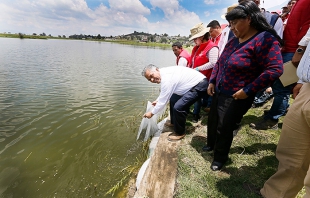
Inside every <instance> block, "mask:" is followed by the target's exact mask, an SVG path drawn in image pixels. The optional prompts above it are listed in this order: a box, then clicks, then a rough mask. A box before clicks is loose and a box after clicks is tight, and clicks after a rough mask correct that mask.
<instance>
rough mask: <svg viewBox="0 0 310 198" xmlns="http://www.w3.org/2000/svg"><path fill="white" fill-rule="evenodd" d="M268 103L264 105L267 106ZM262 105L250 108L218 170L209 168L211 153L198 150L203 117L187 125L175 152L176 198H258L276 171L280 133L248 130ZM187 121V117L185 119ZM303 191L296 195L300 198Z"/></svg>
mask: <svg viewBox="0 0 310 198" xmlns="http://www.w3.org/2000/svg"><path fill="white" fill-rule="evenodd" d="M270 104H271V103H270V102H269V103H267V104H266V105H267V106H269V105H270ZM266 105H265V106H263V107H260V108H251V109H250V110H249V111H248V113H247V114H246V115H245V116H244V119H243V120H242V129H241V130H240V131H239V133H238V134H237V136H235V138H234V140H233V144H232V146H231V150H230V153H229V158H230V159H229V161H228V162H227V163H226V165H225V167H224V168H223V169H222V170H221V171H217V172H213V171H212V170H211V169H210V165H211V162H212V160H213V156H212V155H213V154H212V153H207V152H203V151H202V149H201V148H202V147H203V146H204V145H205V143H206V123H207V115H203V117H202V121H201V122H198V123H191V122H188V123H187V131H189V134H187V135H186V137H185V139H184V140H183V142H182V145H181V146H180V148H179V150H178V155H179V157H178V176H177V183H176V194H175V197H177V198H188V197H195V198H196V197H197V198H198V197H199V198H200V197H201V198H204V197H206V198H213V197H214V198H224V197H233V198H234V197H238V198H243V197H244V198H258V197H261V196H260V195H258V194H257V193H258V192H259V190H260V188H261V187H262V186H263V184H264V182H265V181H266V180H267V179H268V178H269V177H270V176H271V175H272V174H274V173H275V172H276V170H277V167H278V161H277V159H276V157H275V150H276V147H277V143H278V140H279V137H280V134H281V127H282V119H283V118H281V119H280V122H279V129H278V130H264V131H263V130H261V131H257V130H254V129H251V128H249V123H251V122H255V121H257V120H258V119H259V117H260V116H262V115H263V110H264V108H266ZM188 120H190V117H189V119H188ZM304 194H305V190H304V189H303V190H301V192H299V194H298V195H297V197H298V198H301V197H302V196H303V195H304Z"/></svg>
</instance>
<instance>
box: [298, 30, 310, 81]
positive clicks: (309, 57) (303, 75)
mask: <svg viewBox="0 0 310 198" xmlns="http://www.w3.org/2000/svg"><path fill="white" fill-rule="evenodd" d="M309 41H310V28H309V29H308V31H307V33H306V35H305V36H304V37H303V38H302V39H301V40H300V42H299V43H298V45H300V46H307V48H306V51H305V52H304V54H303V56H302V58H301V60H300V63H299V64H298V67H297V76H298V77H299V81H298V83H304V82H307V83H309V82H310V47H309Z"/></svg>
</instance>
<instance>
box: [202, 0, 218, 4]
mask: <svg viewBox="0 0 310 198" xmlns="http://www.w3.org/2000/svg"><path fill="white" fill-rule="evenodd" d="M204 3H205V4H207V5H213V4H215V0H204Z"/></svg>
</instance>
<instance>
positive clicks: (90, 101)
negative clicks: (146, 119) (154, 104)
mask: <svg viewBox="0 0 310 198" xmlns="http://www.w3.org/2000/svg"><path fill="white" fill-rule="evenodd" d="M150 63H152V64H155V65H156V66H158V67H165V66H169V65H174V64H175V55H174V54H173V52H172V50H171V49H170V48H169V49H158V48H148V47H141V46H128V45H120V44H115V43H109V42H96V41H85V40H57V39H55V40H39V39H38V40H30V39H14V38H0V197H95V196H97V197H112V195H111V194H106V193H107V192H108V191H109V190H110V189H111V188H112V187H114V186H115V185H117V184H118V182H120V181H122V184H121V185H120V186H122V187H123V186H124V185H125V184H126V183H127V182H128V180H129V178H128V177H127V178H125V177H126V175H127V174H128V169H130V167H133V166H134V165H135V164H136V163H137V160H139V159H141V158H142V153H143V147H142V145H143V144H142V141H137V140H136V138H137V131H138V128H139V125H140V122H141V119H142V115H143V113H144V111H145V108H146V107H145V106H146V102H147V101H148V100H150V101H153V100H155V99H156V97H157V95H158V88H159V86H158V85H155V84H152V83H150V82H148V81H147V80H146V79H145V78H144V77H142V76H141V71H142V70H143V68H144V67H145V66H146V65H148V64H150ZM143 160H145V159H143ZM123 178H125V179H124V180H123ZM120 189H121V188H120ZM122 196H123V194H121V190H117V191H116V192H115V194H114V197H122Z"/></svg>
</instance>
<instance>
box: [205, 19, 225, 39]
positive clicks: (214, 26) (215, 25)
mask: <svg viewBox="0 0 310 198" xmlns="http://www.w3.org/2000/svg"><path fill="white" fill-rule="evenodd" d="M207 27H209V28H210V31H209V32H210V36H211V40H212V41H213V43H215V45H218V43H219V41H220V38H221V34H222V28H221V25H220V23H219V22H218V21H217V20H213V21H211V22H210V23H209V24H208V25H207Z"/></svg>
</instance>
